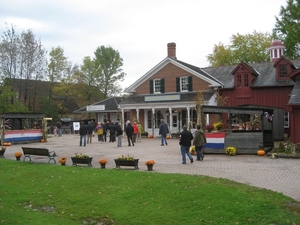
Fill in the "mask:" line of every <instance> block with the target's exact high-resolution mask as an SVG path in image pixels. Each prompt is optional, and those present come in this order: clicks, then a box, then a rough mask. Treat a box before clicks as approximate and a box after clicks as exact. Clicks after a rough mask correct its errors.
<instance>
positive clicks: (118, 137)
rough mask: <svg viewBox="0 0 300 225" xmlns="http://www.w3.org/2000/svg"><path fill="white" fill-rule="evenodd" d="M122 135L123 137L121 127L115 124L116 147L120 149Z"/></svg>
mask: <svg viewBox="0 0 300 225" xmlns="http://www.w3.org/2000/svg"><path fill="white" fill-rule="evenodd" d="M122 135H123V130H122V127H121V125H120V124H119V123H118V124H117V140H118V145H117V146H118V147H122Z"/></svg>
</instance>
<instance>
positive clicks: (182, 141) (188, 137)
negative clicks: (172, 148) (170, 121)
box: [179, 125, 194, 164]
mask: <svg viewBox="0 0 300 225" xmlns="http://www.w3.org/2000/svg"><path fill="white" fill-rule="evenodd" d="M193 138H194V137H193V134H192V133H191V132H190V131H188V130H187V127H186V125H184V126H183V131H182V132H181V133H180V136H179V145H180V151H181V156H182V164H186V157H185V155H187V156H188V157H189V159H190V160H191V163H193V161H194V160H193V156H192V155H191V153H190V147H191V141H192V140H193Z"/></svg>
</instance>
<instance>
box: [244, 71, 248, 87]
mask: <svg viewBox="0 0 300 225" xmlns="http://www.w3.org/2000/svg"><path fill="white" fill-rule="evenodd" d="M244 87H249V78H248V74H244Z"/></svg>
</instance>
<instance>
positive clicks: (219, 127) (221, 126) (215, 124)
mask: <svg viewBox="0 0 300 225" xmlns="http://www.w3.org/2000/svg"><path fill="white" fill-rule="evenodd" d="M213 126H214V129H215V130H222V129H223V123H222V122H217V123H214V124H213Z"/></svg>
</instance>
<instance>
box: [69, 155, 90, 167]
mask: <svg viewBox="0 0 300 225" xmlns="http://www.w3.org/2000/svg"><path fill="white" fill-rule="evenodd" d="M71 159H72V162H73V166H77V164H87V165H88V166H90V167H93V166H92V160H93V157H89V158H77V157H71Z"/></svg>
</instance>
